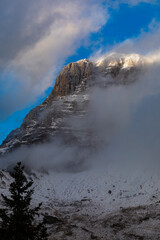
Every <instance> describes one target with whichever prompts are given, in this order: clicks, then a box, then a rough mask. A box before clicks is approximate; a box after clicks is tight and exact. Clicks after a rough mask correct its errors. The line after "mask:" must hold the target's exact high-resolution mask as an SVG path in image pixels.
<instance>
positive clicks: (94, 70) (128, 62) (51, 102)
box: [0, 53, 145, 155]
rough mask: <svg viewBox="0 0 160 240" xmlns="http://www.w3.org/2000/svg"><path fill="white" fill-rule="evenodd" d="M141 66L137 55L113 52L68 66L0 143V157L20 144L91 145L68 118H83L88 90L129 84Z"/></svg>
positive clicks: (142, 62)
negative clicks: (57, 142) (58, 143)
mask: <svg viewBox="0 0 160 240" xmlns="http://www.w3.org/2000/svg"><path fill="white" fill-rule="evenodd" d="M144 64H145V60H144V58H143V57H141V56H139V55H137V54H132V55H124V54H119V55H117V54H115V53H113V54H110V55H108V56H106V57H103V58H101V59H98V60H97V61H90V60H87V59H83V60H80V61H78V62H74V63H70V64H68V65H67V66H65V67H64V68H63V70H62V71H61V72H60V74H59V75H58V77H57V79H56V82H55V86H54V88H53V90H52V92H51V94H50V95H49V96H48V97H47V99H46V100H45V101H44V102H43V103H42V104H40V105H39V106H37V107H35V108H34V109H32V110H31V111H30V112H29V113H28V114H27V116H26V117H25V119H24V121H23V123H22V125H21V127H20V128H18V129H16V130H13V131H12V132H11V133H10V134H9V135H8V137H7V138H6V139H5V140H4V141H3V143H2V145H1V146H0V154H1V155H3V154H5V153H7V152H10V151H13V150H15V149H17V148H19V147H20V146H24V145H32V144H37V143H44V142H50V141H53V142H54V140H55V139H60V140H61V141H63V142H65V143H67V144H69V143H71V144H73V143H74V144H79V145H83V146H85V147H86V148H87V147H88V145H89V146H90V145H94V146H95V144H94V139H93V136H90V135H91V134H90V131H86V129H79V130H78V128H77V127H76V128H74V127H73V126H71V124H69V119H70V118H71V117H80V118H83V116H84V115H85V114H86V112H87V107H88V105H89V102H90V93H91V91H92V89H94V88H95V87H98V88H107V87H108V86H111V85H119V84H121V85H125V84H131V83H132V82H134V81H136V79H137V78H138V76H139V74H140V73H141V71H142V67H143V66H144ZM82 139H83V140H82Z"/></svg>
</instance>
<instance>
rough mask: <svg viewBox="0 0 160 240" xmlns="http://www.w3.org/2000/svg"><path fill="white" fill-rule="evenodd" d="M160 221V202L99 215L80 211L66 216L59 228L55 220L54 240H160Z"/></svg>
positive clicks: (52, 234)
mask: <svg viewBox="0 0 160 240" xmlns="http://www.w3.org/2000/svg"><path fill="white" fill-rule="evenodd" d="M64 215H65V213H64ZM65 216H66V215H65ZM159 224H160V206H159V204H154V205H149V206H138V207H132V208H126V209H121V210H120V211H117V212H114V213H112V214H107V215H106V216H104V215H103V216H99V217H96V218H95V217H93V216H89V215H81V213H79V214H78V213H76V214H72V215H71V216H69V217H67V216H66V219H65V221H63V222H62V223H61V224H59V225H58V227H56V226H55V225H54V223H53V227H54V230H53V227H50V233H51V236H50V240H52V239H57V240H62V239H63V240H64V239H66V240H73V239H76V240H84V239H86V240H90V239H98V240H100V239H103V240H111V239H112V240H151V239H154V240H159V239H160V231H159ZM52 231H53V233H52Z"/></svg>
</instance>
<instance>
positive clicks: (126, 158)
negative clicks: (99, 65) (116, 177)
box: [1, 63, 160, 172]
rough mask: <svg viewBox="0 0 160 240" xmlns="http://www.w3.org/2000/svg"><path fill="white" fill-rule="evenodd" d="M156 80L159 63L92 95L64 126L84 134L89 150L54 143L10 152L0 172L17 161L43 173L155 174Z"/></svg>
mask: <svg viewBox="0 0 160 240" xmlns="http://www.w3.org/2000/svg"><path fill="white" fill-rule="evenodd" d="M159 76H160V64H159V63H152V64H147V65H145V66H144V67H143V70H142V72H141V73H140V74H139V77H138V78H137V81H136V82H134V83H132V84H129V85H121V86H120V85H118V86H116V85H113V86H111V87H108V88H106V89H102V88H94V89H93V90H92V92H91V95H90V105H89V108H88V110H87V114H86V115H85V116H84V117H83V118H79V119H77V120H76V121H75V118H74V117H73V119H72V118H71V119H69V121H70V124H71V125H72V127H73V123H74V127H75V133H74V134H75V136H76V134H77V131H76V130H78V129H83V131H84V132H87V131H90V133H91V139H90V140H91V141H93V142H94V145H95V146H94V148H91V149H89V148H88V147H85V146H84V147H82V148H80V147H79V146H78V145H76V144H74V143H73V144H69V145H67V144H64V143H63V142H62V141H59V140H57V141H55V140H54V142H51V143H49V144H40V145H37V146H31V147H25V148H21V149H20V150H17V151H16V152H14V153H11V154H10V155H8V156H6V157H5V159H2V160H1V164H2V167H5V166H6V165H8V164H9V165H10V164H13V163H14V162H16V161H22V162H23V163H25V164H26V165H27V166H29V167H31V168H34V169H38V170H45V171H48V170H52V171H60V172H63V171H67V172H79V171H84V170H87V169H94V170H95V169H97V168H99V169H100V168H101V169H103V170H104V169H114V168H115V169H118V170H117V171H119V172H121V170H122V171H127V172H129V171H131V172H132V171H134V170H135V171H137V169H141V168H143V170H144V169H145V168H146V169H153V170H157V167H159V164H160V162H159V156H160V149H159V142H160V125H159V123H160V108H159V102H160V80H159ZM97 81H99V79H97Z"/></svg>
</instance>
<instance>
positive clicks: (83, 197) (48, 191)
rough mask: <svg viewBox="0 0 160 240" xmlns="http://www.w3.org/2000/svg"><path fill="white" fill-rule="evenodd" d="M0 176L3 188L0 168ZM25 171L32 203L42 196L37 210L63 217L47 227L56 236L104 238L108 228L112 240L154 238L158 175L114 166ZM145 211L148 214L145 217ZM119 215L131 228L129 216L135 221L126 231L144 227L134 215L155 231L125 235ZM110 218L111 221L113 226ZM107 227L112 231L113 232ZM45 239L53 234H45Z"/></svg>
mask: <svg viewBox="0 0 160 240" xmlns="http://www.w3.org/2000/svg"><path fill="white" fill-rule="evenodd" d="M0 177H1V180H0V181H1V189H0V192H1V193H5V194H7V193H8V191H7V188H8V185H9V183H10V180H11V179H10V177H9V174H8V173H7V172H1V176H0ZM30 177H32V178H33V179H34V184H35V193H34V196H33V204H37V203H38V202H43V213H45V214H48V215H49V216H56V217H57V218H58V219H61V221H62V222H63V221H65V224H64V223H63V224H62V225H63V227H62V225H61V224H59V223H58V227H57V228H56V227H55V225H56V224H53V225H52V224H51V225H49V229H50V231H51V232H54V231H56V234H57V235H56V236H57V238H56V239H86V240H87V239H92V237H93V239H94V236H99V237H98V238H95V239H108V240H109V239H110V238H107V237H106V231H108V234H110V235H108V236H110V237H111V236H112V238H111V239H116V240H117V239H159V238H156V237H157V236H158V237H159V232H157V230H155V229H154V227H155V228H156V226H157V224H159V220H160V219H159V217H158V216H159V213H158V211H159V199H160V190H159V188H158V186H159V185H160V177H159V176H158V175H157V176H156V175H154V176H151V175H150V176H149V175H148V174H146V175H145V174H144V173H143V174H137V173H136V175H135V174H134V173H133V174H131V173H130V174H129V175H128V176H127V174H126V173H123V174H120V173H119V174H117V171H115V172H114V171H111V170H110V171H109V170H102V169H101V170H100V169H99V170H97V171H95V170H93V169H92V170H86V171H83V172H79V173H57V172H49V173H38V172H34V173H33V174H31V176H30ZM129 215H130V217H129ZM150 215H154V217H149V216H150ZM116 216H117V217H116ZM121 218H122V219H123V221H122V222H123V224H124V222H126V221H128V224H127V226H126V227H127V228H131V226H130V225H131V223H130V221H131V222H133V223H132V224H133V225H134V224H136V225H135V228H134V229H133V227H132V231H133V230H135V229H136V233H135V234H137V231H139V235H138V236H141V235H142V236H143V235H146V233H147V232H145V234H143V231H142V229H141V230H140V229H139V228H138V224H140V222H138V221H139V220H138V219H142V221H141V224H149V228H150V232H149V233H148V234H149V235H146V236H150V237H151V236H152V234H158V235H155V238H147V237H146V238H136V237H135V238H134V236H132V238H130V237H128V238H125V237H124V236H123V231H124V228H123V226H121V225H120V226H119V225H118V224H120V223H119V222H118V223H117V221H119V220H118V219H121ZM133 218H134V219H133ZM143 218H144V221H145V222H144V221H143ZM126 219H128V220H126ZM106 221H108V223H107V222H106ZM148 221H150V222H151V223H149V222H148ZM157 221H158V222H157ZM104 224H106V227H104ZM107 224H109V225H107ZM114 224H115V227H113V226H114ZM121 224H122V223H121ZM112 225H113V226H112ZM112 228H113V229H112ZM119 228H120V229H119ZM121 228H122V229H121ZM142 228H143V227H142ZM151 228H152V230H151ZM58 229H59V230H58ZM107 229H108V230H107ZM115 229H116V230H115ZM117 229H119V230H117ZM138 229H139V230H138ZM147 229H148V227H147ZM113 230H114V231H117V233H115V235H114V231H113ZM121 230H123V231H122V232H121ZM87 231H88V232H87ZM148 231H149V230H148ZM155 231H156V232H155ZM109 232H110V233H109ZM64 233H65V234H66V235H64ZM69 233H70V234H71V233H72V234H71V235H70V234H69ZM67 234H68V235H67ZM117 234H120V235H117ZM121 234H122V236H123V237H122V236H121ZM64 236H65V237H64ZM116 236H117V238H116ZM118 236H119V238H118ZM120 236H121V237H120ZM135 236H136V235H135ZM51 239H54V238H52V237H51Z"/></svg>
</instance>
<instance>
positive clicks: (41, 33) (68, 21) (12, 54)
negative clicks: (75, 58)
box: [0, 0, 109, 112]
mask: <svg viewBox="0 0 160 240" xmlns="http://www.w3.org/2000/svg"><path fill="white" fill-rule="evenodd" d="M7 2H8V1H7ZM22 2H23V3H24V4H22ZM35 2H36V4H35ZM35 2H34V3H33V1H30V0H29V1H28V2H27V3H25V1H21V2H20V0H16V1H14V3H12V4H11V5H10V4H9V2H8V4H7V3H6V4H5V3H3V4H2V9H1V10H0V13H1V12H2V11H3V14H2V16H1V19H2V22H1V23H0V25H2V28H1V29H3V30H4V31H3V32H1V34H3V35H4V36H3V37H2V38H0V39H1V40H0V43H1V48H2V49H1V50H0V56H1V58H0V64H1V66H0V68H1V69H2V70H3V72H4V73H5V74H6V73H8V72H12V74H14V77H15V78H14V80H15V86H16V85H17V84H18V85H20V88H21V93H20V94H19V92H18V91H17V92H15V94H13V95H12V94H10V92H9V95H10V96H8V95H5V96H4V95H3V98H1V102H3V103H5V102H7V100H6V99H8V97H9V98H10V101H12V102H13V105H12V110H16V109H17V108H19V107H20V106H23V104H25V103H26V102H28V99H31V97H35V96H37V95H39V94H41V93H43V91H44V90H46V88H47V87H49V86H51V84H52V79H53V76H54V73H57V68H59V66H61V64H62V63H63V61H64V60H65V59H66V57H68V56H70V55H71V54H73V53H74V51H75V49H76V48H77V47H78V46H80V45H82V44H83V43H84V42H83V41H84V40H85V39H86V38H87V37H88V36H89V35H90V34H91V33H93V32H96V31H98V30H99V29H100V28H101V27H102V26H103V25H104V24H105V23H106V21H107V19H108V17H109V15H108V13H107V9H104V7H102V5H101V3H102V2H101V1H99V2H98V3H97V2H96V1H94V0H88V1H85V0H82V1H77V0H76V1H73V0H66V1H64V0H59V1H58V0H43V1H42V0H38V1H35ZM16 4H17V5H16ZM8 6H10V8H9V9H8ZM3 8H4V9H3ZM17 11H18V12H17ZM19 12H21V14H19ZM7 18H8V19H9V20H8V25H7V24H6V23H5V21H6V19H7ZM13 29H14V30H13ZM8 39H10V40H9V41H8ZM4 49H5V50H6V51H4ZM1 82H2V81H1ZM9 84H10V82H9ZM22 92H23V93H22ZM22 95H23V97H22ZM14 99H16V101H15V100H14ZM7 104H8V103H7ZM6 107H7V106H5V105H4V104H3V106H2V107H1V106H0V110H1V112H2V111H3V109H4V108H6ZM10 110H11V109H10Z"/></svg>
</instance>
